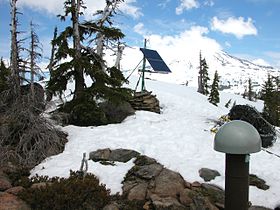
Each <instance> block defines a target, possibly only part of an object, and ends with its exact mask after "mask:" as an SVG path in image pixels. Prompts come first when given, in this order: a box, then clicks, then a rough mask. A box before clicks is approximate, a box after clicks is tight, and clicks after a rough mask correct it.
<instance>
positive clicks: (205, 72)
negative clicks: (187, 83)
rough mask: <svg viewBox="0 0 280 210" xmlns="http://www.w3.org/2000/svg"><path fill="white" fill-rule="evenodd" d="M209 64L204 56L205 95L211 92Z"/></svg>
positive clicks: (203, 79) (203, 83)
mask: <svg viewBox="0 0 280 210" xmlns="http://www.w3.org/2000/svg"><path fill="white" fill-rule="evenodd" d="M208 68H209V67H208V64H207V62H206V59H205V58H204V59H203V60H202V72H203V73H202V86H203V92H202V94H203V95H208V94H209V84H208V82H209V80H210V78H209V76H208Z"/></svg>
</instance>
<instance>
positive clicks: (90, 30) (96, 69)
mask: <svg viewBox="0 0 280 210" xmlns="http://www.w3.org/2000/svg"><path fill="white" fill-rule="evenodd" d="M118 1H120V0H116V2H118ZM71 2H72V1H70V0H67V1H65V3H64V5H65V8H64V9H65V15H64V16H60V17H61V19H62V20H65V18H66V17H67V16H68V15H70V14H71V21H72V26H68V27H66V28H65V30H64V31H63V32H61V33H60V34H59V35H58V36H56V37H55V39H54V40H53V41H52V44H53V45H54V48H55V49H56V52H55V53H54V59H53V63H52V65H53V68H52V72H51V75H50V81H49V82H48V84H47V90H48V93H49V95H55V94H58V95H61V94H62V93H63V92H64V91H65V90H66V88H67V84H68V83H69V82H71V81H74V82H75V90H74V93H73V94H74V97H73V100H72V101H70V102H67V103H66V105H64V106H63V107H61V108H60V111H61V112H66V113H68V114H70V119H69V123H70V124H75V125H80V126H88V125H103V124H107V123H109V122H110V121H108V120H107V119H106V116H105V114H104V112H103V111H102V110H101V109H100V107H99V104H98V103H100V101H102V102H104V101H105V102H110V103H114V104H118V103H122V102H124V101H128V100H129V99H130V98H131V96H132V91H131V90H129V89H127V88H122V85H123V83H125V82H127V81H126V80H125V78H124V76H123V75H122V72H121V71H120V70H119V69H117V68H115V67H112V68H108V67H106V65H105V61H104V60H103V58H102V55H99V54H97V52H96V50H94V49H95V48H96V46H94V45H93V44H94V43H95V41H96V39H98V37H99V36H100V35H102V36H103V37H104V41H105V42H107V43H110V44H108V45H110V47H111V46H113V45H112V43H114V42H117V41H119V40H120V39H121V38H123V37H124V34H123V33H122V32H121V31H120V30H119V29H117V28H114V27H112V21H111V17H112V16H113V13H114V12H112V13H110V15H109V16H108V17H107V19H106V20H103V21H104V22H106V23H108V24H109V25H108V24H104V22H102V23H100V22H99V21H85V22H83V23H80V22H79V16H82V15H83V13H82V12H80V11H78V14H79V15H76V14H75V15H76V16H75V15H74V14H73V11H75V10H77V9H78V8H77V7H76V6H75V7H72V4H71ZM75 2H78V3H80V4H81V5H82V7H83V2H82V1H81V0H75ZM106 3H107V4H111V2H110V1H107V2H106ZM100 13H102V12H101V11H100ZM74 19H75V20H74ZM75 21H76V24H77V22H78V25H79V27H78V32H79V33H78V34H79V36H77V28H75V27H74V26H73V25H75ZM75 29H76V30H75ZM75 32H76V33H75ZM70 41H74V44H73V45H71V44H69V43H70ZM85 43H87V45H86V46H84V44H85ZM72 46H73V47H72ZM104 47H106V46H104ZM67 57H68V58H69V61H64V59H65V58H67ZM61 60H63V63H61ZM85 76H89V77H90V78H91V79H92V84H89V85H88V86H86V85H85Z"/></svg>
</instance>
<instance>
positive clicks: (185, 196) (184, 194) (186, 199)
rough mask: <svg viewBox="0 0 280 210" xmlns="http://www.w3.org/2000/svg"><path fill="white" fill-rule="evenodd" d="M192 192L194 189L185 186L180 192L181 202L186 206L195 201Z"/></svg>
mask: <svg viewBox="0 0 280 210" xmlns="http://www.w3.org/2000/svg"><path fill="white" fill-rule="evenodd" d="M191 193H192V191H191V190H190V189H188V188H185V189H184V190H182V191H181V192H180V197H179V199H180V202H181V203H182V204H183V205H185V206H190V204H191V203H192V202H193V200H192V199H191Z"/></svg>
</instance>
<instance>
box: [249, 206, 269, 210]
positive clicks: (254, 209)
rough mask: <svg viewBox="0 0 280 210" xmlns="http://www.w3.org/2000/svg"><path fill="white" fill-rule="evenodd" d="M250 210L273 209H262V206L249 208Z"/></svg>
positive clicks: (264, 209) (265, 209) (264, 208)
mask: <svg viewBox="0 0 280 210" xmlns="http://www.w3.org/2000/svg"><path fill="white" fill-rule="evenodd" d="M249 210H272V209H269V208H266V207H262V206H251V207H250V208H249Z"/></svg>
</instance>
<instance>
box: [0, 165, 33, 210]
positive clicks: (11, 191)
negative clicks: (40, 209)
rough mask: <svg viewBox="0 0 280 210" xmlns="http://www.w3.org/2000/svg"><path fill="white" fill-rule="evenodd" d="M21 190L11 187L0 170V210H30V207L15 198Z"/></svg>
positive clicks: (18, 187) (6, 177)
mask: <svg viewBox="0 0 280 210" xmlns="http://www.w3.org/2000/svg"><path fill="white" fill-rule="evenodd" d="M23 189H24V188H23V187H21V186H16V187H13V186H12V184H11V181H10V180H9V178H8V176H7V175H6V174H5V173H4V172H3V171H1V170H0V210H30V207H29V206H28V205H27V204H26V203H25V202H24V201H23V200H21V199H20V198H18V197H17V195H18V193H19V192H21V191H22V190H23Z"/></svg>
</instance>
